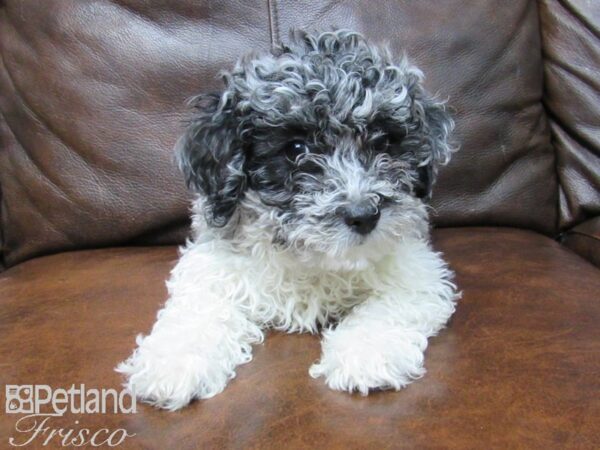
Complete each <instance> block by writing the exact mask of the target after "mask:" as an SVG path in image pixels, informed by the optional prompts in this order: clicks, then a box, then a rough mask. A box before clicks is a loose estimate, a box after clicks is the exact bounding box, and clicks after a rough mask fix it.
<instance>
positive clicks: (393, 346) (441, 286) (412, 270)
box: [310, 243, 458, 395]
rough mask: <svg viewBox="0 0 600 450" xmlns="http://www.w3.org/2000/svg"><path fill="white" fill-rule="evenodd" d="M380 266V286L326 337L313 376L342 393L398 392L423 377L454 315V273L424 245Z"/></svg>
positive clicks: (311, 371) (330, 330)
mask: <svg viewBox="0 0 600 450" xmlns="http://www.w3.org/2000/svg"><path fill="white" fill-rule="evenodd" d="M410 247H411V248H410V249H404V250H406V251H401V252H400V253H399V254H398V255H397V256H396V257H395V258H394V260H393V261H392V262H391V264H390V263H389V262H388V263H386V264H387V267H382V268H381V279H380V281H379V282H378V284H380V287H377V286H374V287H373V294H372V296H371V297H369V298H368V299H367V300H366V301H365V302H364V303H362V304H360V305H358V306H356V307H355V308H354V309H353V310H351V311H350V313H349V314H348V315H347V316H346V317H345V318H344V319H343V320H342V321H341V322H340V323H339V325H338V326H337V327H336V328H335V329H329V330H327V331H325V332H324V333H323V342H322V349H323V353H322V356H321V360H320V361H319V362H318V363H316V364H314V365H313V366H312V367H311V369H310V374H311V376H313V377H315V378H317V377H321V376H322V377H324V378H325V381H326V383H327V384H328V386H329V387H331V388H332V389H336V390H343V391H349V392H352V391H359V392H361V393H362V394H364V395H366V394H367V393H368V391H369V390H370V389H376V388H380V389H388V388H393V389H396V390H398V389H400V388H402V387H404V386H406V385H407V384H408V383H410V382H411V381H412V380H414V379H416V378H419V377H420V376H422V375H423V374H424V373H425V369H424V367H423V352H424V351H425V348H426V347H427V338H428V337H430V336H432V335H434V334H436V333H437V332H438V331H439V330H440V329H441V328H442V327H443V326H444V324H445V323H446V322H447V320H448V319H449V318H450V316H451V315H452V313H453V312H454V303H455V300H456V299H457V298H458V294H457V293H456V291H455V287H454V285H453V284H452V283H451V281H450V280H451V278H452V273H451V272H450V271H449V270H448V269H447V267H446V264H445V263H444V261H443V260H442V259H441V257H440V256H439V254H437V253H435V252H433V251H431V250H430V249H429V247H428V246H427V244H426V243H421V244H419V245H411V246H410Z"/></svg>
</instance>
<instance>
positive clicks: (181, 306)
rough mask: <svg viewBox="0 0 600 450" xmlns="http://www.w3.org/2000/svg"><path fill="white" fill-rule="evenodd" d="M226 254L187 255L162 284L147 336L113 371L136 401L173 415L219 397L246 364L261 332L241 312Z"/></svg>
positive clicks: (200, 250) (201, 249)
mask: <svg viewBox="0 0 600 450" xmlns="http://www.w3.org/2000/svg"><path fill="white" fill-rule="evenodd" d="M227 261H231V259H230V258H228V255H227V254H218V253H215V251H214V249H211V248H210V247H209V246H208V245H204V246H203V245H198V246H196V247H194V246H192V247H189V248H188V249H186V250H185V251H184V253H183V254H182V256H181V258H180V260H179V262H178V263H177V265H176V267H175V268H174V269H173V271H172V273H171V278H170V279H169V281H168V282H167V287H168V288H169V294H170V295H169V300H168V301H167V303H166V305H165V307H164V308H163V309H162V310H161V311H160V312H159V313H158V320H157V321H156V323H155V324H154V327H153V328H152V332H151V333H150V335H148V336H145V337H142V336H138V338H137V344H138V348H137V349H136V350H135V351H134V352H133V354H132V355H131V356H130V357H129V359H127V360H126V361H124V362H123V363H121V364H120V365H119V366H118V367H117V371H118V372H121V373H123V374H125V375H126V376H127V378H128V380H127V384H126V386H127V387H128V388H129V389H130V390H131V391H132V392H134V393H135V395H137V396H138V397H140V398H141V399H143V400H145V401H147V402H148V403H151V404H154V405H156V406H159V407H162V408H167V409H170V410H176V409H179V408H181V407H183V406H185V405H186V404H187V403H189V402H190V401H191V400H192V399H194V398H209V397H212V396H214V395H216V394H218V393H220V392H221V391H222V390H223V389H224V388H225V385H226V384H227V382H228V381H229V380H230V379H232V378H233V377H234V376H235V367H236V366H237V365H239V364H243V363H246V362H249V361H250V360H251V359H252V355H251V344H252V343H255V342H259V341H261V340H262V338H263V334H262V331H261V330H260V328H259V327H258V326H256V325H255V324H254V323H252V322H251V321H250V320H249V319H248V317H247V316H246V314H244V312H243V310H242V302H243V295H244V294H243V289H242V286H243V283H241V282H240V279H239V276H238V275H236V273H239V272H237V271H236V270H233V269H232V268H231V267H229V264H228V263H227Z"/></svg>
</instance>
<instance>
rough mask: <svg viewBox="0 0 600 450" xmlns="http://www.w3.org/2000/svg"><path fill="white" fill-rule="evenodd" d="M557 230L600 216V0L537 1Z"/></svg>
mask: <svg viewBox="0 0 600 450" xmlns="http://www.w3.org/2000/svg"><path fill="white" fill-rule="evenodd" d="M540 18H541V24H542V42H543V50H544V78H545V85H546V86H545V87H546V89H545V91H546V92H545V95H544V97H545V99H544V101H545V105H546V109H547V111H548V116H549V119H550V126H551V129H552V138H553V144H554V148H555V149H556V168H557V173H558V178H559V181H560V191H559V194H560V197H559V205H560V221H559V226H560V228H561V229H565V228H568V227H572V226H573V225H576V224H577V223H580V222H582V221H584V220H586V219H587V218H591V217H594V216H598V215H600V1H586V0H575V1H574V0H562V1H556V0H545V1H542V2H540Z"/></svg>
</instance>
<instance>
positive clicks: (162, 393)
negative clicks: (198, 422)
mask: <svg viewBox="0 0 600 450" xmlns="http://www.w3.org/2000/svg"><path fill="white" fill-rule="evenodd" d="M152 350H154V349H151V348H145V347H144V345H142V346H141V347H140V348H138V349H137V350H136V351H135V352H134V353H133V355H131V356H130V357H129V358H128V359H127V360H126V361H123V362H122V363H121V364H119V366H118V367H117V368H116V371H117V372H120V373H122V374H124V375H126V377H127V382H126V383H125V387H126V388H127V389H128V390H129V391H130V392H132V393H133V394H134V395H135V396H136V397H138V398H139V399H141V400H142V401H144V402H146V403H150V404H152V405H154V406H157V407H160V408H164V409H168V410H171V411H174V410H177V409H180V408H182V407H184V406H186V405H187V404H188V403H189V402H190V401H192V400H193V399H202V398H210V397H213V396H215V395H217V394H219V393H220V392H222V391H223V389H225V386H226V385H227V383H228V381H229V380H230V379H232V378H234V377H235V372H234V370H233V367H226V366H231V365H227V364H224V361H222V360H221V361H218V360H213V361H211V360H210V359H208V358H205V357H203V356H201V355H198V354H195V353H189V352H188V353H178V352H173V353H171V354H165V353H162V354H161V353H159V352H156V351H152Z"/></svg>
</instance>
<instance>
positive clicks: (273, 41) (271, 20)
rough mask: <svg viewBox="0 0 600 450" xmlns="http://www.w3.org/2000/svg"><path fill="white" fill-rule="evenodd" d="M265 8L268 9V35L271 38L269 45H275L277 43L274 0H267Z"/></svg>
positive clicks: (277, 33)
mask: <svg viewBox="0 0 600 450" xmlns="http://www.w3.org/2000/svg"><path fill="white" fill-rule="evenodd" d="M267 9H268V11H269V35H270V38H271V47H275V46H276V45H277V44H278V43H279V27H278V24H277V4H276V0H267Z"/></svg>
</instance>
